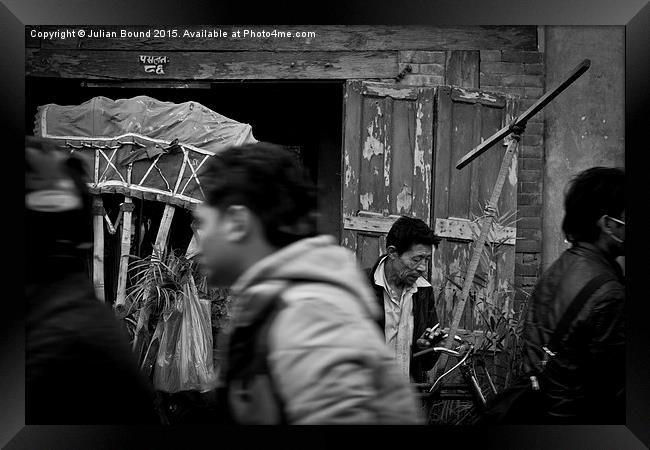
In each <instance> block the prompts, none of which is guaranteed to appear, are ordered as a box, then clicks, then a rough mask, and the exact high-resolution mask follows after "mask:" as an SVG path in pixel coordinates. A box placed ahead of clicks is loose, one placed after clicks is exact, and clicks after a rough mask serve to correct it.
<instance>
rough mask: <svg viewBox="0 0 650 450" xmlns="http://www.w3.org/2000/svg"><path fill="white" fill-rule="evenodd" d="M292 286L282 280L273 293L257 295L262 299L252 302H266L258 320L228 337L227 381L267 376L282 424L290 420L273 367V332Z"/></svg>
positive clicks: (238, 328)
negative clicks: (270, 354)
mask: <svg viewBox="0 0 650 450" xmlns="http://www.w3.org/2000/svg"><path fill="white" fill-rule="evenodd" d="M290 286H291V283H282V284H281V285H280V286H274V288H273V289H272V290H271V292H268V291H267V292H260V293H256V294H254V295H255V296H256V297H258V296H259V298H253V299H251V301H253V302H263V303H264V308H263V313H261V314H259V316H258V319H256V320H255V321H254V322H252V323H250V324H249V325H247V326H245V327H237V328H235V329H233V330H232V334H231V336H229V339H228V361H227V368H226V374H225V381H226V384H229V382H230V381H232V380H234V379H243V380H245V379H248V378H250V377H254V376H256V375H265V376H267V377H268V380H269V384H270V389H271V394H272V395H273V397H274V400H275V401H276V404H277V406H278V411H279V414H280V422H281V424H286V423H287V418H286V413H285V407H284V406H285V402H284V401H283V400H282V397H281V396H280V394H279V391H278V389H277V385H276V383H275V382H274V379H273V375H272V374H271V371H270V367H269V362H268V357H269V332H270V329H271V326H272V325H273V322H274V321H275V318H276V317H277V315H278V314H279V313H280V311H282V309H284V307H285V306H286V303H285V302H284V300H283V299H282V294H283V293H284V291H286V290H287V289H288V288H289V287H290ZM262 297H263V298H262ZM258 304H260V303H258Z"/></svg>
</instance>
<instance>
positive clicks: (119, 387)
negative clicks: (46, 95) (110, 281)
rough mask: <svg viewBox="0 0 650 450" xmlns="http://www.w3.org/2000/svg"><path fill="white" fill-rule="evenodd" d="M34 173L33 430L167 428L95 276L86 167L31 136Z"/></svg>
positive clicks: (29, 214) (30, 189)
mask: <svg viewBox="0 0 650 450" xmlns="http://www.w3.org/2000/svg"><path fill="white" fill-rule="evenodd" d="M25 166H26V168H25V212H24V219H25V236H26V240H25V255H26V258H25V260H26V265H25V268H24V269H25V281H26V283H25V301H26V313H27V321H26V330H25V331H26V336H25V338H26V342H25V343H26V354H25V357H26V358H25V363H26V364H25V377H26V380H25V381H26V383H25V400H26V409H25V411H26V414H25V420H26V423H28V424H136V423H158V422H159V421H158V417H157V415H156V414H155V409H154V403H153V396H152V390H151V389H150V387H149V385H148V383H147V382H146V380H145V378H144V377H143V376H142V375H141V373H140V371H139V370H138V368H137V365H136V362H135V359H134V356H133V355H132V352H131V349H130V347H129V345H128V338H127V334H126V331H125V329H124V328H123V327H121V326H120V324H119V322H118V321H117V319H116V318H115V317H114V315H113V313H112V311H111V309H110V307H109V306H107V305H106V304H103V303H101V302H100V301H99V300H97V298H96V297H95V293H94V289H93V285H92V282H91V281H90V278H89V275H88V265H87V255H88V252H89V250H90V249H91V247H92V239H93V233H92V216H91V197H90V194H89V192H88V190H87V187H86V182H85V178H86V177H85V171H84V168H83V164H82V162H81V160H80V159H77V158H75V157H74V156H71V155H69V154H67V152H64V151H62V150H60V149H57V148H56V143H54V142H52V141H49V140H46V139H42V138H36V137H32V136H26V138H25Z"/></svg>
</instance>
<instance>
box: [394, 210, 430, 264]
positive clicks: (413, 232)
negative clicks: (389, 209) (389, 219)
mask: <svg viewBox="0 0 650 450" xmlns="http://www.w3.org/2000/svg"><path fill="white" fill-rule="evenodd" d="M439 243H440V238H438V237H436V236H435V235H434V234H433V231H432V230H431V228H429V226H428V225H427V224H426V223H425V222H424V221H423V220H421V219H416V218H415V217H408V216H402V217H400V218H399V219H397V220H396V221H395V223H394V224H393V226H392V227H391V229H390V231H389V232H388V235H386V248H388V247H390V246H393V247H395V249H396V250H397V254H398V255H401V254H402V253H404V252H405V251H407V250H408V249H410V248H411V247H412V246H413V245H417V244H421V245H433V246H435V247H437V246H438V244H439Z"/></svg>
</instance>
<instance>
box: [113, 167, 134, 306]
mask: <svg viewBox="0 0 650 450" xmlns="http://www.w3.org/2000/svg"><path fill="white" fill-rule="evenodd" d="M132 170H133V164H129V167H128V169H127V175H126V180H127V184H129V185H130V184H131V172H132ZM134 209H135V205H134V204H133V200H131V197H129V196H128V195H125V196H124V203H122V204H121V205H120V211H121V212H122V241H121V247H120V267H119V272H118V277H117V295H116V296H115V305H114V306H113V307H114V308H115V310H116V312H117V313H118V315H120V314H121V313H122V312H123V311H124V304H125V303H126V282H127V275H128V270H129V254H130V253H131V217H132V215H133V210H134Z"/></svg>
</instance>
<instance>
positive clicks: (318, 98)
mask: <svg viewBox="0 0 650 450" xmlns="http://www.w3.org/2000/svg"><path fill="white" fill-rule="evenodd" d="M156 84H157V85H158V86H159V85H160V83H156ZM204 87H205V88H183V89H178V88H166V87H152V88H147V87H146V85H144V86H142V85H141V87H138V88H132V87H119V85H118V84H117V83H115V84H114V85H112V84H111V83H110V82H106V83H103V84H102V85H101V86H94V87H87V86H84V83H83V80H79V79H59V78H39V77H27V79H26V80H25V91H26V92H25V94H26V95H25V97H26V105H25V115H26V117H25V129H26V130H27V133H29V134H33V130H34V118H35V115H36V110H37V107H38V106H39V105H44V104H47V103H55V104H59V105H78V104H81V103H83V102H85V101H87V100H89V99H91V98H93V97H96V96H100V95H101V96H104V97H108V98H110V99H113V100H116V99H118V98H130V97H135V96H138V95H147V96H150V97H153V98H156V99H158V100H161V101H169V102H174V103H182V102H186V101H195V102H198V103H201V104H202V105H204V106H206V107H207V108H210V109H212V110H213V111H215V112H217V113H219V114H222V115H224V116H226V117H229V118H231V119H233V120H236V121H238V122H243V123H248V124H250V125H251V126H252V128H253V136H254V137H255V138H256V139H257V140H259V141H267V142H272V143H275V144H280V145H284V146H290V147H293V148H295V149H299V151H300V154H301V157H302V160H303V162H304V164H305V166H306V167H307V169H308V170H309V173H310V175H311V177H312V179H313V181H314V182H315V183H316V184H317V186H318V189H319V197H318V202H319V205H318V209H319V213H320V221H319V231H320V232H321V233H324V234H331V235H333V236H335V237H336V238H337V240H340V233H341V149H342V127H343V117H342V115H343V107H342V105H343V92H344V82H343V81H328V82H321V81H303V82H293V81H292V82H284V81H264V82H248V81H247V82H219V83H211V84H206V85H204Z"/></svg>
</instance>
